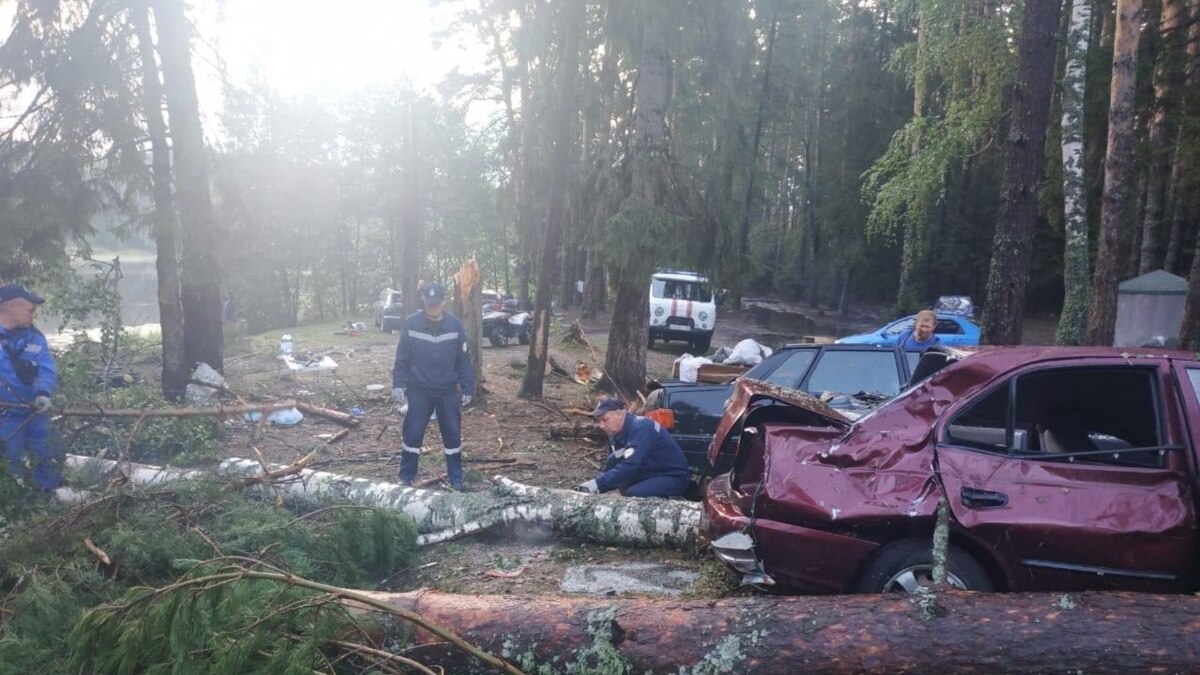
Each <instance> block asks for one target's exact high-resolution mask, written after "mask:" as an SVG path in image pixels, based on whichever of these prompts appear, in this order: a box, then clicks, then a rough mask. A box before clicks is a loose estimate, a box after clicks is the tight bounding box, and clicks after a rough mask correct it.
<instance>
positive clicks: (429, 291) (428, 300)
mask: <svg viewBox="0 0 1200 675" xmlns="http://www.w3.org/2000/svg"><path fill="white" fill-rule="evenodd" d="M445 301H446V288H445V286H442V285H441V284H439V283H438V282H436V281H431V282H429V283H427V284H425V288H422V289H421V302H422V303H424V304H425V306H426V307H428V306H429V305H440V304H441V303H443V302H445Z"/></svg>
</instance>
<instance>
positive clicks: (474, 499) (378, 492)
mask: <svg viewBox="0 0 1200 675" xmlns="http://www.w3.org/2000/svg"><path fill="white" fill-rule="evenodd" d="M67 466H69V467H70V468H72V469H74V470H75V471H77V472H79V473H80V474H82V475H84V476H85V477H87V476H94V475H97V474H99V475H108V474H111V473H115V472H118V471H119V472H122V473H124V474H125V475H126V476H128V477H129V480H130V481H132V482H133V483H134V484H137V485H154V484H159V483H164V482H168V481H172V480H188V479H195V478H197V477H200V476H203V475H207V473H206V472H205V471H197V470H183V469H171V468H165V467H159V466H151V465H147V464H135V463H131V462H116V461H113V460H106V459H97V458H95V457H84V456H80V455H68V456H67ZM288 469H289V467H283V466H277V465H270V466H268V467H267V470H268V471H270V472H271V473H272V474H279V475H280V476H282V477H280V478H278V479H275V480H271V482H270V485H269V486H266V485H264V486H261V487H260V488H259V489H270V490H276V491H279V492H281V493H282V494H283V495H284V496H285V497H289V498H292V499H295V500H297V501H301V502H305V503H309V504H328V503H330V502H349V503H352V504H357V505H360V506H373V507H380V508H386V509H391V510H393V511H400V512H402V513H405V514H407V515H408V516H409V517H411V518H412V519H413V520H414V521H415V522H416V525H417V532H418V533H420V535H421V536H420V538H419V539H418V543H419V544H421V545H427V544H435V543H438V542H443V541H449V540H451V539H457V538H459V537H463V536H467V535H471V534H477V533H480V532H483V531H485V530H489V529H492V528H495V527H499V526H502V525H518V524H528V525H538V526H544V527H549V528H550V529H552V530H554V531H555V532H558V533H559V534H562V535H564V536H568V537H574V538H578V539H584V540H587V541H592V542H596V543H600V544H608V545H615V546H639V547H645V546H665V547H671V548H685V549H686V548H692V547H694V546H695V545H696V541H697V534H698V532H699V527H700V505H699V504H695V503H692V502H685V501H678V500H665V499H636V498H630V497H621V496H619V495H615V494H614V495H611V496H610V495H588V494H583V493H579V492H572V491H569V490H558V489H554V488H544V487H535V486H531V485H523V484H521V483H517V482H514V481H511V480H509V479H507V478H503V477H500V476H497V477H496V478H495V479H493V483H492V487H491V488H490V489H489V490H487V491H484V492H441V491H433V490H420V489H417V488H411V487H403V486H400V485H396V484H395V483H383V482H378V481H372V480H369V479H366V478H356V477H354V476H345V475H341V474H335V473H328V472H325V471H314V470H312V469H302V470H299V471H288ZM216 471H217V472H218V473H221V474H224V475H225V476H228V477H236V478H245V477H254V476H261V475H262V474H263V466H262V465H261V464H259V463H258V462H256V461H253V460H248V459H226V460H223V461H222V462H221V464H220V465H219V466H218V467H217V469H216ZM285 472H286V475H284V473H285Z"/></svg>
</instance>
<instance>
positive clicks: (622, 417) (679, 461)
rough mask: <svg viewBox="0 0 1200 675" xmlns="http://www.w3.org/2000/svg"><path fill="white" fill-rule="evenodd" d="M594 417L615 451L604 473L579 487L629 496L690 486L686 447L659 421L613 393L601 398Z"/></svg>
mask: <svg viewBox="0 0 1200 675" xmlns="http://www.w3.org/2000/svg"><path fill="white" fill-rule="evenodd" d="M592 417H594V418H596V423H597V424H599V425H600V428H601V429H602V430H603V431H604V433H605V434H607V435H608V440H609V445H610V446H611V449H612V452H611V453H610V454H609V456H608V461H607V462H606V463H605V465H604V473H602V474H600V475H599V476H597V477H596V478H594V479H592V480H589V481H588V482H586V483H583V484H582V485H580V486H579V487H577V488H575V489H576V490H579V491H580V492H592V493H595V492H608V491H610V490H620V491H621V494H623V495H625V496H626V497H674V496H678V495H682V494H683V493H684V491H685V490H687V486H688V465H687V460H686V459H684V457H683V450H682V449H680V447H679V444H678V443H676V442H675V439H674V438H672V437H671V434H669V433H668V432H667V430H666V429H664V428H662V426H661V425H660V424H659V423H658V422H655V421H654V420H649V419H646V418H645V417H638V416H636V415H634V414H633V413H631V412H629V411H627V410H626V409H625V404H624V403H623V402H622V401H621V399H619V398H615V397H611V396H610V397H608V398H605V399H602V400H601V401H600V403H599V404H598V405H597V406H596V409H595V410H593V411H592Z"/></svg>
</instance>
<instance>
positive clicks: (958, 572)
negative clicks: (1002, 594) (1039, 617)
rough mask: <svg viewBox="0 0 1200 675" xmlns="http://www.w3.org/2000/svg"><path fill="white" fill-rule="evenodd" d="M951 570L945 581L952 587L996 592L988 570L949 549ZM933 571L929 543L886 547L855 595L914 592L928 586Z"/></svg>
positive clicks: (905, 542) (907, 542)
mask: <svg viewBox="0 0 1200 675" xmlns="http://www.w3.org/2000/svg"><path fill="white" fill-rule="evenodd" d="M948 558H949V563H950V569H949V570H948V571H947V575H946V579H947V581H948V582H949V583H950V585H951V586H954V587H955V588H961V589H963V590H968V591H983V592H991V591H994V590H995V587H994V586H993V584H992V580H991V579H990V578H989V577H988V574H987V570H985V569H983V566H982V565H980V564H979V563H978V562H977V561H976V560H975V559H974V558H972V557H971V555H970V554H969V553H967V552H966V551H964V550H962V549H961V548H958V547H957V546H950V548H949V551H948ZM932 571H933V549H932V542H931V541H930V540H929V539H905V540H903V541H897V542H893V543H891V544H887V545H886V546H884V547H883V548H881V549H880V550H879V551H878V552H876V554H875V556H874V559H873V560H871V562H870V563H868V565H867V567H866V569H865V570H864V571H863V573H862V576H860V577H859V579H858V582H857V583H855V585H854V592H855V593H902V592H909V593H911V592H913V591H914V590H915V589H916V587H917V586H927V585H929V582H930V575H931V573H932Z"/></svg>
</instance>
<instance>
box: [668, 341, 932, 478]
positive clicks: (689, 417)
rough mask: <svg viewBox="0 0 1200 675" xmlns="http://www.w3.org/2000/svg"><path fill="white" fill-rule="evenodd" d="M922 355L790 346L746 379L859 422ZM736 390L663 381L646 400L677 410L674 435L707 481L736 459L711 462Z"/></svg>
mask: <svg viewBox="0 0 1200 675" xmlns="http://www.w3.org/2000/svg"><path fill="white" fill-rule="evenodd" d="M920 356H921V352H919V351H910V350H905V349H899V348H896V347H881V346H878V345H861V344H858V345H856V344H850V345H842V344H819V345H816V344H800V345H787V346H786V347H782V348H780V349H779V350H778V351H776V352H775V353H773V354H771V355H770V356H768V357H767V358H765V359H763V361H762V363H760V364H758V365H757V366H755V367H753V368H751V369H750V370H749V371H747V372H746V373H745V374H744V375H742V377H748V378H752V379H755V380H762V381H764V382H768V383H771V384H775V385H778V386H781V387H787V388H789V389H796V390H799V391H803V392H807V393H810V394H812V395H814V396H818V397H821V398H822V399H823V400H824V401H825V402H826V403H827V404H829V406H830V407H832V408H834V409H835V410H837V411H838V412H840V413H842V414H843V415H845V416H846V417H847V418H849V419H852V420H853V419H857V418H858V417H859V416H861V415H863V414H865V413H866V412H868V411H870V410H871V409H873V408H874V407H875V406H876V405H878V404H880V403H882V402H883V401H886V400H889V399H891V398H892V397H894V396H896V395H897V394H899V393H900V391H901V390H902V389H903V388H904V387H905V385H906V383H908V381H909V377H910V376H911V375H912V373H913V371H914V370H915V369H916V364H917V361H918V359H919V358H920ZM732 388H733V384H732V383H727V384H704V383H693V382H681V381H679V380H660V381H657V382H655V383H653V384H652V385H651V389H652V391H651V392H650V396H649V397H648V398H647V399H646V410H653V409H656V408H669V409H670V410H671V412H672V413H673V416H674V426H673V427H672V429H671V434H672V435H673V436H674V437H675V440H676V441H678V442H679V445H680V447H682V448H683V454H684V455H685V456H686V457H687V460H688V465H689V466H690V467H691V470H692V473H693V475H695V476H697V477H698V478H699V479H701V480H703V479H705V478H708V477H710V476H716V475H719V474H722V473H725V472H726V471H728V470H729V469H730V466H729V465H728V463H731V462H732V461H733V454H732V453H726V452H722V453H721V455H720V459H718V460H717V466H715V467H714V466H713V465H711V464H710V463H709V461H708V446H709V444H710V443H711V442H712V438H713V434H714V433H715V432H716V430H717V423H718V422H719V421H720V419H721V414H722V413H723V412H724V410H725V401H726V399H728V398H729V394H730V393H731V391H732ZM736 441H737V439H736V438H733V437H732V435H731V438H730V439H729V442H732V443H733V444H735V445H736Z"/></svg>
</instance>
